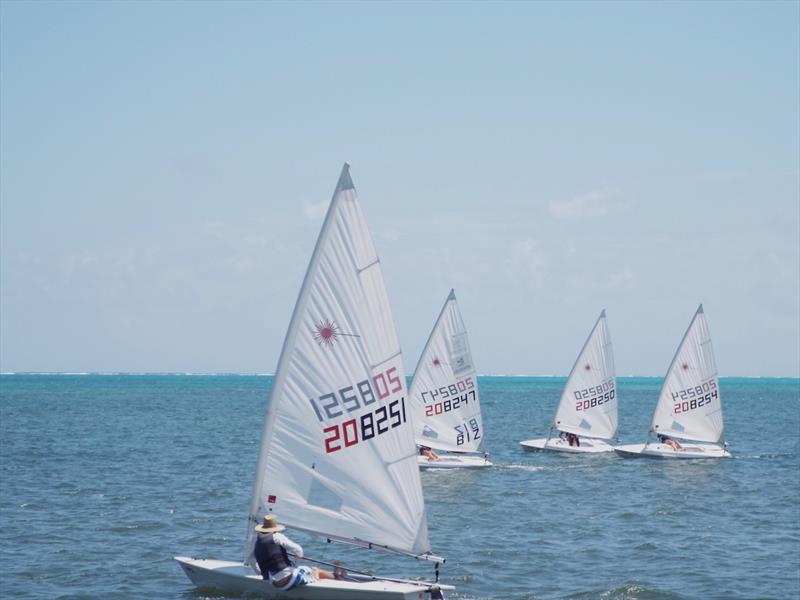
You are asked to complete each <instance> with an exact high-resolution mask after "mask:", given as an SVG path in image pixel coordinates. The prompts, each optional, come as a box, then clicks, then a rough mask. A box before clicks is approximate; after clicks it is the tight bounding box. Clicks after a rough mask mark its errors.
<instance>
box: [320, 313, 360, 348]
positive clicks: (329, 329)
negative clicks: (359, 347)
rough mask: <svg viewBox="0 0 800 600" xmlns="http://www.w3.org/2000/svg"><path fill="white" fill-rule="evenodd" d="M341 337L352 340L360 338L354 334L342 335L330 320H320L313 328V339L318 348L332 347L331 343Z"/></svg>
mask: <svg viewBox="0 0 800 600" xmlns="http://www.w3.org/2000/svg"><path fill="white" fill-rule="evenodd" d="M342 335H345V336H347V337H354V338H357V337H361V336H360V335H358V334H356V333H343V332H342V331H341V330H340V329H339V327H338V325H336V323H334V322H333V321H331V320H330V319H322V320H321V321H320V322H319V323H317V324H316V325H315V326H314V339H315V340H317V343H318V344H319V345H320V346H332V345H333V342H335V341H336V340H337V338H339V337H340V336H342Z"/></svg>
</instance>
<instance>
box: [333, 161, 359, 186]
mask: <svg viewBox="0 0 800 600" xmlns="http://www.w3.org/2000/svg"><path fill="white" fill-rule="evenodd" d="M355 187H356V186H354V185H353V180H352V179H350V164H349V163H344V165H343V166H342V174H341V175H339V184H338V185H337V186H336V189H337V190H338V191H343V190H352V189H355Z"/></svg>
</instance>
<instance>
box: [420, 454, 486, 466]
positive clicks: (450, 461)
mask: <svg viewBox="0 0 800 600" xmlns="http://www.w3.org/2000/svg"><path fill="white" fill-rule="evenodd" d="M417 463H419V468H420V469H482V468H484V467H491V466H492V463H490V462H489V461H488V460H487V459H485V458H484V457H482V456H473V455H467V454H465V455H463V456H462V455H458V454H441V455H440V457H439V460H428V459H427V458H425V457H424V456H417Z"/></svg>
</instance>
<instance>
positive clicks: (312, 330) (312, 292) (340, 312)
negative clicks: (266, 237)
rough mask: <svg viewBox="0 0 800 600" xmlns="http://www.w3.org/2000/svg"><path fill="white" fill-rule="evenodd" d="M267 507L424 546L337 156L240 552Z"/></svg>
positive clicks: (380, 319)
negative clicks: (334, 182) (334, 177)
mask: <svg viewBox="0 0 800 600" xmlns="http://www.w3.org/2000/svg"><path fill="white" fill-rule="evenodd" d="M272 511H274V512H275V514H276V515H277V516H278V518H279V519H280V521H281V522H282V523H285V524H286V525H288V526H290V527H295V528H298V529H303V530H307V531H311V532H314V533H319V534H322V535H325V536H326V537H329V538H333V539H339V540H341V541H346V542H352V543H361V544H372V545H375V546H385V547H388V548H391V549H395V550H397V551H401V552H407V553H412V554H414V555H420V554H423V553H428V552H429V551H430V544H429V541H428V526H427V520H426V516H425V505H424V500H423V496H422V488H421V484H420V479H419V469H418V467H417V458H416V452H415V444H414V434H413V428H412V424H411V407H410V406H409V403H408V400H407V397H406V385H405V371H404V369H403V361H402V355H401V352H400V345H399V343H398V339H397V333H396V331H395V326H394V321H393V319H392V314H391V310H390V308H389V302H388V299H387V297H386V289H385V286H384V281H383V274H382V272H381V266H380V262H379V259H378V256H377V254H376V252H375V247H374V245H373V242H372V238H371V236H370V233H369V230H368V228H367V224H366V221H365V220H364V215H363V214H362V212H361V207H360V204H359V200H358V196H357V195H356V190H355V188H354V186H353V183H352V180H351V179H350V173H349V167H348V165H346V164H345V166H344V168H343V169H342V173H341V176H340V178H339V183H338V185H337V186H336V191H335V192H334V194H333V199H332V200H331V204H330V207H329V209H328V213H327V215H326V217H325V222H324V224H323V226H322V231H321V232H320V235H319V239H318V240H317V245H316V248H315V249H314V254H313V256H312V258H311V263H310V264H309V267H308V272H307V273H306V277H305V280H304V281H303V286H302V288H301V291H300V296H299V298H298V300H297V304H296V306H295V309H294V314H293V315H292V320H291V323H290V325H289V331H288V333H287V335H286V340H285V342H284V347H283V351H282V353H281V358H280V361H279V363H278V370H277V373H276V375H275V380H274V383H273V387H272V392H271V395H270V399H269V403H268V406H267V413H266V416H265V420H264V430H263V434H262V440H261V450H260V454H259V460H258V467H257V472H256V481H255V485H254V490H253V499H252V505H251V509H250V526H249V527H248V539H247V547H246V559H249V558H250V554H251V552H252V546H253V543H254V540H253V537H254V536H253V533H252V525H253V523H256V522H259V521H260V520H261V519H262V517H263V515H264V514H265V513H267V512H272Z"/></svg>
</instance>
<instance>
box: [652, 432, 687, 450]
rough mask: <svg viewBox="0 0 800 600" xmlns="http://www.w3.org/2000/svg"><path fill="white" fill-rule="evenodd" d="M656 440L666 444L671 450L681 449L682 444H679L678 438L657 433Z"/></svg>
mask: <svg viewBox="0 0 800 600" xmlns="http://www.w3.org/2000/svg"><path fill="white" fill-rule="evenodd" d="M658 441H659V442H661V443H662V444H666V445H667V446H669V447H670V448H672V449H673V450H683V446H681V443H680V442H679V441H678V440H673V439H672V438H670V437H667V436H666V435H663V434H661V433H659V434H658Z"/></svg>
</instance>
